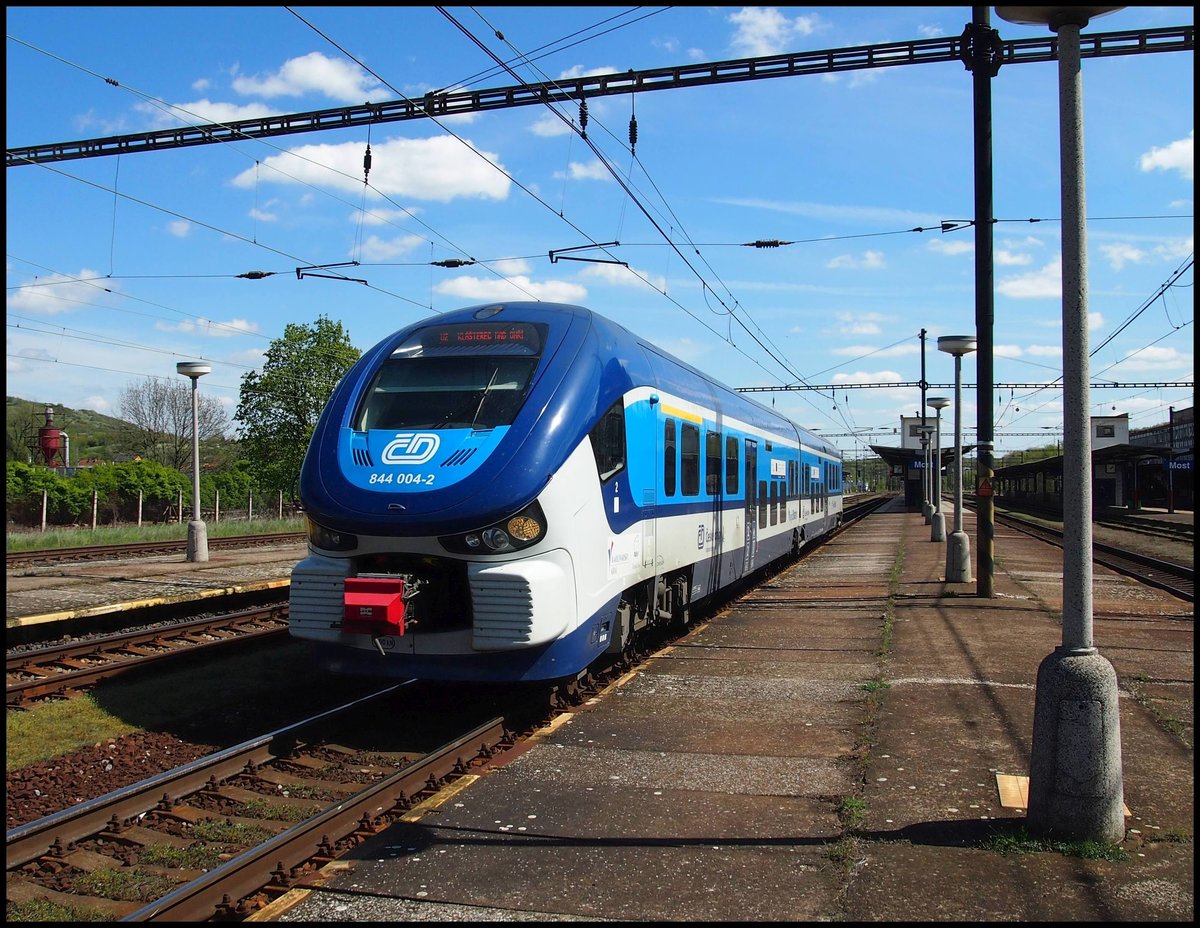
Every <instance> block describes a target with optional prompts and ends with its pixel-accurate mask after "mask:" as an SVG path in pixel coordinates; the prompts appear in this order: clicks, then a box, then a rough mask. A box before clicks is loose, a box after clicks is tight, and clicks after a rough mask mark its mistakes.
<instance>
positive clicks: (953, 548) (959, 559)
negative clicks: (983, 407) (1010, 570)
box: [946, 352, 971, 583]
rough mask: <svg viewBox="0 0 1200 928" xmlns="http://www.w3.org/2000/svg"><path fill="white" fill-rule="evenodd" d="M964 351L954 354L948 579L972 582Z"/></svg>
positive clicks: (952, 581)
mask: <svg viewBox="0 0 1200 928" xmlns="http://www.w3.org/2000/svg"><path fill="white" fill-rule="evenodd" d="M962 500H963V492H962V352H957V353H955V355H954V531H953V532H952V533H951V535H950V538H949V540H948V541H947V542H946V582H947V583H970V582H971V539H970V538H969V537H968V536H967V533H966V532H964V531H963V517H962V505H963V502H962Z"/></svg>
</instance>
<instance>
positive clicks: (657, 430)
mask: <svg viewBox="0 0 1200 928" xmlns="http://www.w3.org/2000/svg"><path fill="white" fill-rule="evenodd" d="M651 402H652V406H651V409H652V410H653V411H654V415H652V416H651V420H650V428H651V429H652V430H653V435H654V440H653V442H651V443H650V445H651V447H652V448H653V449H654V460H653V461H652V462H651V464H650V474H649V479H648V480H647V485H646V486H644V487H643V488H642V509H643V515H642V567H643V568H650V569H651V570H652V571H654V573H655V574H657V573H658V571H657V569H655V566H654V565H655V561H656V559H657V557H658V544H657V541H658V501H659V500H660V499H662V498H663V493H664V490H665V487H664V480H663V462H664V460H665V459H666V453H667V449H666V439H665V438H664V437H663V422H664V420H663V417H662V416H661V415H660V414H659V411H660V410H661V409H662V407H661V406H660V405H659V403H658V400H657V398H655V399H654V400H652V401H651ZM672 453H673V451H672ZM655 579H656V580H657V577H655Z"/></svg>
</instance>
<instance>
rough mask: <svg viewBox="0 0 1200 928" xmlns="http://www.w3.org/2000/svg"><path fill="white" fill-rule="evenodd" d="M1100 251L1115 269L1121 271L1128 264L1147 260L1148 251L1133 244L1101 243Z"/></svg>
mask: <svg viewBox="0 0 1200 928" xmlns="http://www.w3.org/2000/svg"><path fill="white" fill-rule="evenodd" d="M1100 253H1101V254H1102V255H1104V257H1106V258H1108V263H1109V264H1110V265H1111V266H1112V269H1113V270H1114V271H1119V270H1121V269H1122V268H1123V267H1125V265H1126V264H1140V263H1141V262H1143V261H1145V260H1146V257H1147V255H1146V252H1144V251H1143V250H1142V249H1140V248H1137V247H1135V246H1133V245H1125V244H1118V245H1101V246H1100Z"/></svg>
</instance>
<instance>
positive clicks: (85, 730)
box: [4, 695, 137, 771]
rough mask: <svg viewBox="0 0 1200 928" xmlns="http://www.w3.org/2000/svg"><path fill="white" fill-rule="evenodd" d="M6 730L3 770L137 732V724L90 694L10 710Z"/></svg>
mask: <svg viewBox="0 0 1200 928" xmlns="http://www.w3.org/2000/svg"><path fill="white" fill-rule="evenodd" d="M5 729H6V741H5V745H4V768H5V770H6V771H12V770H20V769H21V768H22V767H28V766H29V765H30V764H34V763H37V762H38V761H40V760H47V759H49V758H51V757H55V756H57V755H59V754H65V753H67V752H68V751H74V750H77V749H79V748H82V747H86V746H87V745H89V744H101V743H103V742H105V741H108V740H109V739H110V738H119V737H121V736H122V735H127V734H129V733H130V732H133V731H137V727H136V726H134V725H130V724H128V723H126V722H122V721H121V720H120V719H118V718H115V717H114V716H113V715H112V714H110V713H109V712H106V711H105V710H104V709H101V708H100V706H99V705H97V704H96V702H95V700H94V699H93V698H92V697H91V696H90V695H85V696H82V697H79V698H77V699H64V700H59V701H56V702H45V703H40V704H38V705H36V706H34V708H32V709H30V710H28V711H25V712H9V713H7V715H6V718H5Z"/></svg>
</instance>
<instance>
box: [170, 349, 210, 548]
mask: <svg viewBox="0 0 1200 928" xmlns="http://www.w3.org/2000/svg"><path fill="white" fill-rule="evenodd" d="M175 370H176V371H177V372H178V373H180V374H182V375H183V376H184V377H190V378H191V381H192V521H191V522H189V523H188V536H187V559H188V560H189V561H207V560H208V528H207V527H206V526H205V524H204V521H203V520H202V519H201V518H200V396H199V392H198V390H199V386H200V378H201V377H203V376H204V375H205V374H207V373H209V372H210V371H212V365H211V364H205V363H203V362H202V361H180V362H179V363H178V364H176V365H175Z"/></svg>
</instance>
